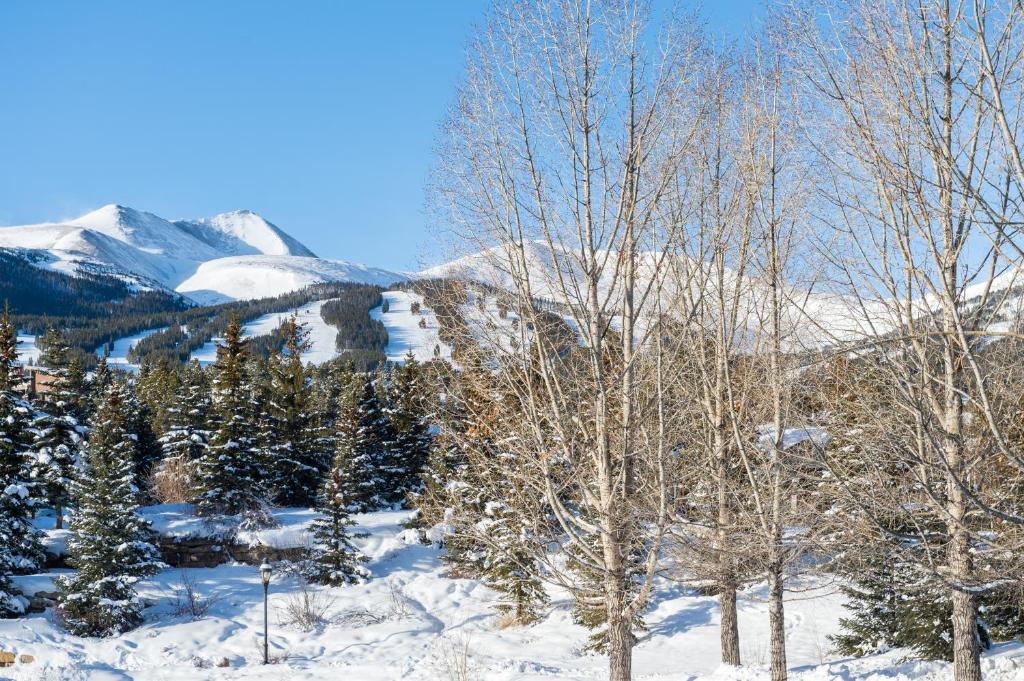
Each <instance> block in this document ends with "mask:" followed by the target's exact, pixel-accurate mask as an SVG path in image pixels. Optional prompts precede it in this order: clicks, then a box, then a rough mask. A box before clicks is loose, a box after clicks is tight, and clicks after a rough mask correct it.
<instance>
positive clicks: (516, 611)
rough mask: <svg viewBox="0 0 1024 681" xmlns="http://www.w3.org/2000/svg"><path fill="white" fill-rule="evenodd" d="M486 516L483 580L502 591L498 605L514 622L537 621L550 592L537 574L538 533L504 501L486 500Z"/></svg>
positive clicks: (497, 607)
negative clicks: (536, 539)
mask: <svg viewBox="0 0 1024 681" xmlns="http://www.w3.org/2000/svg"><path fill="white" fill-rule="evenodd" d="M484 516H485V522H484V523H482V526H480V527H479V530H480V531H481V532H482V533H483V534H485V535H486V537H487V541H486V544H485V546H486V549H485V554H484V560H483V570H484V580H485V581H486V583H487V586H489V587H491V588H492V589H494V590H495V591H497V592H498V593H499V594H500V595H501V600H500V602H499V603H498V605H496V606H495V609H496V610H497V611H498V612H499V613H502V614H503V615H505V617H506V618H507V620H508V621H509V623H511V624H516V625H525V624H531V623H533V622H536V621H537V620H538V619H539V618H540V611H541V608H542V607H543V606H544V605H546V604H547V602H548V595H547V592H546V591H545V590H544V585H543V584H542V583H541V581H540V579H538V578H537V572H538V570H537V568H538V565H537V559H536V552H535V549H534V548H533V547H532V546H531V543H532V542H533V541H534V540H535V537H534V536H533V534H532V532H531V530H530V528H529V527H527V526H526V523H525V522H524V520H523V517H522V515H521V514H520V513H517V512H516V510H515V509H514V508H513V507H511V506H509V505H508V504H506V503H504V502H493V503H489V504H487V505H486V507H485V510H484Z"/></svg>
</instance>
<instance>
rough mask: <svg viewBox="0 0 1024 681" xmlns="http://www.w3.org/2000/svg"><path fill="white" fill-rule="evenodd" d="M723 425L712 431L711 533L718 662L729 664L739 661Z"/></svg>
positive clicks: (736, 663)
mask: <svg viewBox="0 0 1024 681" xmlns="http://www.w3.org/2000/svg"><path fill="white" fill-rule="evenodd" d="M722 430H724V427H720V428H718V430H717V431H716V433H715V447H716V449H717V451H718V461H717V469H718V470H717V472H716V475H717V477H718V527H717V531H716V533H715V542H716V544H717V546H716V549H717V550H716V553H717V558H718V574H719V577H718V586H719V592H718V603H719V609H720V610H721V622H720V624H719V635H720V636H721V639H722V663H723V664H729V665H733V666H739V664H740V630H739V622H738V617H737V613H736V567H735V565H734V564H733V559H732V555H731V554H730V552H729V550H728V548H727V547H728V536H727V535H728V531H727V528H728V527H729V526H730V525H731V522H732V513H731V512H730V509H729V495H728V489H727V485H728V476H729V466H728V463H729V462H728V460H727V458H726V453H725V452H726V450H725V438H724V436H723V435H722Z"/></svg>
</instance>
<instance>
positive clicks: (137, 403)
mask: <svg viewBox="0 0 1024 681" xmlns="http://www.w3.org/2000/svg"><path fill="white" fill-rule="evenodd" d="M136 385H137V384H136V383H135V382H131V381H124V382H122V383H121V390H122V392H123V394H124V409H125V422H126V427H127V428H128V432H129V433H131V434H132V436H133V437H134V439H135V480H136V483H137V484H138V486H139V490H140V495H141V496H140V500H142V501H143V502H144V503H151V502H152V501H153V498H152V495H151V494H150V484H149V483H150V481H151V479H152V476H153V471H154V468H155V467H156V466H157V464H158V463H159V462H160V459H161V455H162V450H161V447H160V441H159V440H158V439H157V437H156V433H154V432H153V412H152V411H151V410H150V408H149V406H148V405H147V404H146V403H145V402H143V401H142V400H140V399H139V397H138V394H137V393H136Z"/></svg>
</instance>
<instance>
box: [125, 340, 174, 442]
mask: <svg viewBox="0 0 1024 681" xmlns="http://www.w3.org/2000/svg"><path fill="white" fill-rule="evenodd" d="M182 378H183V372H182V371H181V365H180V364H178V363H177V362H172V360H171V359H170V358H168V357H165V356H162V355H161V356H160V357H159V358H158V359H157V360H156V361H155V362H151V361H144V362H143V363H142V367H141V369H140V370H139V375H138V378H137V380H136V381H135V394H136V395H137V396H138V399H139V400H141V402H142V403H143V404H144V405H145V407H146V409H147V411H148V412H149V414H150V419H149V421H150V430H152V431H153V433H154V434H156V436H157V437H158V438H160V437H163V436H164V435H166V434H167V431H168V430H170V427H171V410H173V409H174V407H175V404H176V402H177V396H178V393H179V390H180V387H181V381H182Z"/></svg>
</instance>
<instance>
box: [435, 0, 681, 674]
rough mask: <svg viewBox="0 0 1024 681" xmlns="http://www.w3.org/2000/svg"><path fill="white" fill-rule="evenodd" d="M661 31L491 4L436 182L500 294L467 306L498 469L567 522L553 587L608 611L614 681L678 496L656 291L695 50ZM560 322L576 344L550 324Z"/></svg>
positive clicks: (677, 189) (552, 5)
mask: <svg viewBox="0 0 1024 681" xmlns="http://www.w3.org/2000/svg"><path fill="white" fill-rule="evenodd" d="M667 31H669V33H668V34H666V35H663V36H662V37H661V38H660V39H659V38H658V37H657V36H655V35H653V32H652V31H651V30H650V27H649V26H648V17H647V14H646V12H645V11H644V9H643V8H642V7H641V6H640V4H639V3H634V2H626V3H616V2H591V3H579V2H573V1H572V0H552V1H550V2H515V3H511V4H501V5H500V6H496V7H495V8H494V10H493V12H492V17H491V21H490V23H489V25H488V26H487V28H486V29H485V30H484V31H483V32H482V33H481V34H480V35H479V36H478V37H477V39H476V41H475V42H474V43H473V45H472V47H471V48H470V51H469V63H468V73H467V77H466V81H465V83H464V85H463V86H462V88H461V90H460V93H459V99H458V104H457V106H456V109H455V111H453V115H452V117H451V120H450V121H449V125H448V127H447V130H446V133H447V134H446V139H445V142H444V144H443V148H442V151H441V164H440V168H439V173H438V181H437V196H438V199H439V203H440V204H441V205H442V207H443V208H444V209H445V217H444V220H445V221H446V222H447V223H448V224H449V225H451V226H452V228H453V232H454V233H455V234H456V236H457V237H458V238H459V239H460V240H461V241H462V243H463V245H464V246H469V248H470V250H480V254H479V255H477V256H472V257H470V258H469V259H468V260H464V261H463V262H465V263H467V264H468V270H469V271H467V272H463V273H462V274H463V275H464V276H467V277H468V278H471V279H476V280H478V281H481V280H482V281H483V282H484V283H487V284H491V285H492V286H493V288H488V287H480V288H478V289H476V290H475V292H471V295H475V296H478V300H480V304H479V305H476V304H474V302H473V301H465V300H464V301H462V303H463V306H464V312H465V313H466V315H467V317H469V318H470V320H471V321H470V323H468V324H467V325H466V327H465V328H466V329H467V330H468V331H469V332H470V333H472V334H473V335H474V337H475V338H474V340H475V341H477V342H478V343H479V345H480V346H481V347H483V348H485V349H486V351H487V352H488V353H489V354H490V357H489V359H488V361H489V364H490V366H492V367H493V369H494V370H495V372H496V374H497V375H498V376H499V379H500V383H501V385H502V388H501V392H502V394H503V395H505V402H506V409H507V413H508V414H509V415H512V416H513V417H512V418H508V419H504V420H503V424H507V427H508V428H509V429H510V432H509V433H508V434H507V437H505V438H502V439H501V442H500V444H501V447H503V448H505V449H506V450H507V451H514V452H515V453H516V456H515V457H514V458H515V459H516V460H517V461H519V462H531V465H524V466H518V467H516V469H514V470H507V471H506V473H507V474H508V475H517V476H520V477H521V478H522V480H521V481H520V485H519V486H520V488H524V489H532V490H535V491H536V493H538V494H539V495H541V496H542V498H543V501H544V504H543V508H544V513H545V515H546V519H547V521H549V522H550V523H552V524H553V526H554V527H555V528H557V535H558V541H557V543H554V544H551V545H549V547H548V548H549V550H553V551H555V553H556V554H558V555H554V556H549V557H547V558H546V559H545V564H546V572H547V574H548V576H549V577H551V578H553V579H556V580H558V581H559V582H560V583H563V584H565V585H566V586H568V587H569V588H570V589H572V590H573V592H574V593H576V594H577V598H579V599H581V600H583V601H585V602H590V603H595V602H596V603H600V604H601V607H602V608H603V610H604V616H605V620H606V643H607V651H608V655H609V675H610V678H611V679H614V680H616V681H619V680H622V679H628V678H630V676H631V664H632V648H633V645H634V635H633V633H632V625H633V622H634V621H635V620H636V619H637V617H638V616H639V614H640V613H641V612H642V609H643V608H644V606H645V605H646V603H647V602H648V598H649V596H650V594H651V589H652V582H653V578H654V576H655V573H656V570H657V564H658V556H659V550H660V547H661V545H662V540H663V538H664V535H665V532H666V528H667V526H668V524H669V513H668V505H669V495H670V493H671V491H672V489H673V484H672V481H671V480H670V479H669V475H670V474H669V466H668V462H669V460H670V457H671V456H672V451H671V449H672V444H673V436H672V435H671V431H672V429H673V427H674V426H673V416H672V415H670V414H667V413H666V412H665V410H664V401H663V400H662V399H661V396H662V392H663V390H664V387H665V380H666V376H667V375H668V374H669V372H670V371H671V369H672V367H671V366H670V362H671V361H672V358H673V357H676V356H678V353H675V352H671V351H669V350H670V349H668V348H666V347H665V346H666V344H667V343H669V342H671V339H670V338H669V337H667V336H666V335H665V334H662V333H660V331H659V329H660V327H661V325H662V323H663V320H664V319H666V318H667V317H669V316H670V315H671V316H672V317H674V318H677V317H679V316H680V315H682V316H685V314H686V313H685V311H679V310H671V311H669V310H666V309H664V307H663V305H664V300H665V298H664V296H663V295H662V293H663V289H664V288H665V286H666V283H667V272H668V271H669V268H668V267H667V265H666V262H667V261H668V259H669V258H670V257H671V249H670V248H669V246H670V245H671V244H672V243H674V240H675V232H676V230H677V229H678V224H679V223H678V221H677V220H676V219H674V215H673V210H672V202H670V201H669V197H671V196H678V195H679V194H680V193H684V192H685V191H686V190H685V184H686V182H687V177H686V172H687V171H686V168H687V164H686V163H684V160H685V158H686V155H687V148H688V144H689V142H690V140H691V138H692V136H693V133H694V131H695V130H696V129H697V127H698V126H699V124H700V121H699V117H698V116H694V115H692V114H693V111H692V108H691V107H690V105H689V104H688V100H687V98H686V97H685V95H686V94H687V91H688V89H689V88H692V86H693V77H692V75H691V73H692V72H691V70H690V69H688V68H687V67H688V66H690V63H691V61H692V59H693V58H694V55H695V54H696V52H697V46H696V41H695V40H694V39H693V38H692V37H691V36H689V35H688V34H687V33H686V32H685V31H681V30H679V29H678V25H677V24H671V25H669V26H668V27H667ZM497 290H500V291H507V292H508V293H503V294H502V296H504V297H505V303H504V306H505V307H506V308H507V311H506V313H505V314H504V315H500V314H494V313H492V312H491V310H493V309H494V307H495V306H494V304H493V303H494V301H493V300H491V299H490V297H493V296H495V295H496V294H494V293H493V291H497ZM541 299H546V300H548V301H554V303H555V304H556V307H557V310H558V311H557V312H552V311H551V310H548V309H545V308H546V307H550V306H548V305H542V304H540V300H541ZM466 303H468V305H466ZM467 307H468V308H469V309H465V308H467ZM554 320H559V321H558V322H555V321H554ZM565 326H568V327H569V328H570V329H571V331H572V334H571V337H570V342H568V343H566V338H565V334H564V333H556V332H554V331H553V330H554V329H556V328H563V329H564V327H565ZM552 547H553V548H552Z"/></svg>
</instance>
